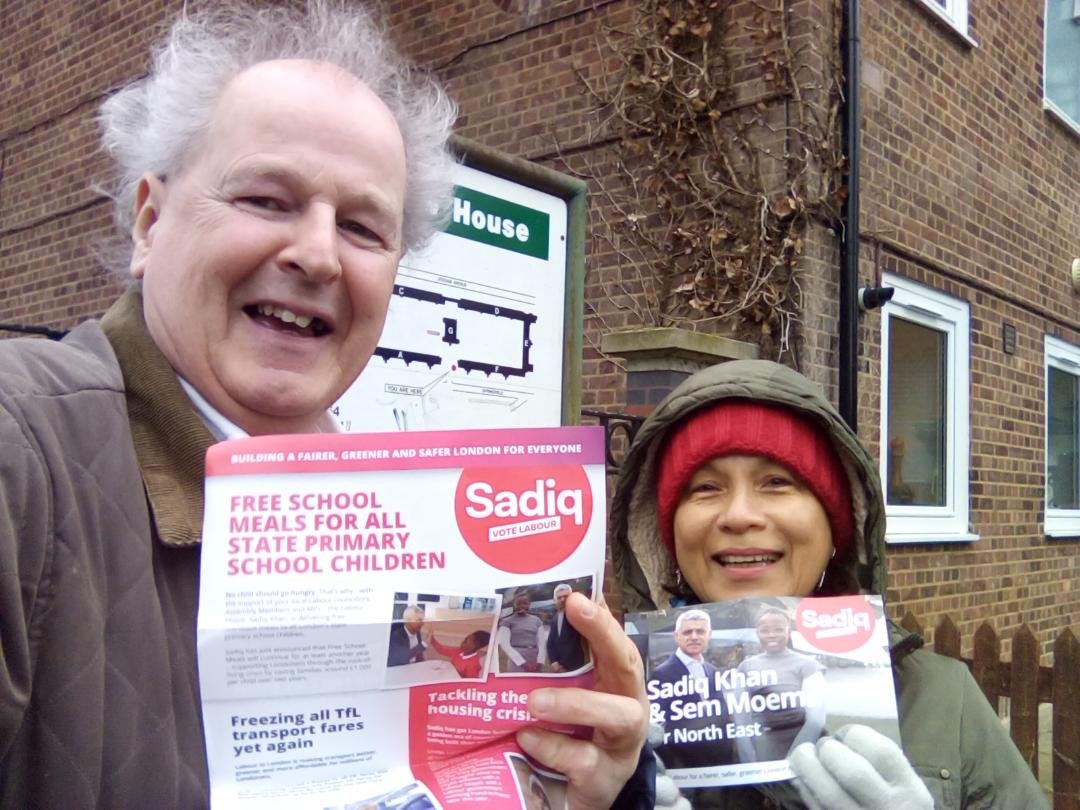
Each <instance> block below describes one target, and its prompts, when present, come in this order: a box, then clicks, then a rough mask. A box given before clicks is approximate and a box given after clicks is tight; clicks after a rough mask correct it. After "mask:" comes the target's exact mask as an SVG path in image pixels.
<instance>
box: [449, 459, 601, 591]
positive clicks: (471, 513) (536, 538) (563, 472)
mask: <svg viewBox="0 0 1080 810" xmlns="http://www.w3.org/2000/svg"><path fill="white" fill-rule="evenodd" d="M592 510H593V503H592V488H591V487H590V486H589V479H588V476H586V475H585V469H584V468H583V467H581V466H580V465H577V466H554V465H549V466H542V467H494V468H469V469H465V470H463V471H462V473H461V478H459V479H458V484H457V491H456V492H455V493H454V514H455V516H456V517H457V524H458V530H459V531H460V532H461V536H462V537H464V538H465V542H466V543H468V545H469V548H471V549H472V550H473V551H474V552H475V553H476V556H477V557H479V558H480V559H482V560H483V561H484V562H486V563H488V564H489V565H493V566H494V567H496V568H498V569H500V570H502V571H508V572H511V573H514V574H532V573H535V572H537V571H543V570H545V569H547V568H551V567H552V566H555V565H558V564H559V563H561V562H562V561H563V560H565V559H566V558H567V557H569V556H570V555H571V554H572V553H573V552H574V550H575V549H576V548H577V547H578V546H579V545H580V544H581V541H582V539H583V538H584V537H585V532H586V531H588V528H589V523H590V522H591V521H592Z"/></svg>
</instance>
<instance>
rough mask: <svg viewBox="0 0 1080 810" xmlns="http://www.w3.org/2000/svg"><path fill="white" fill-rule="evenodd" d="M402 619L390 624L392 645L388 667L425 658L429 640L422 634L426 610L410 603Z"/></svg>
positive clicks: (387, 656) (388, 654) (387, 662)
mask: <svg viewBox="0 0 1080 810" xmlns="http://www.w3.org/2000/svg"><path fill="white" fill-rule="evenodd" d="M401 618H402V621H400V622H394V624H392V625H391V626H390V646H389V651H388V652H387V655H386V665H387V666H388V667H400V666H404V665H405V664H413V663H416V662H417V661H423V660H424V652H425V651H426V650H427V642H426V641H425V640H424V637H423V635H422V633H423V629H424V611H423V609H422V608H420V607H418V606H416V605H409V606H408V607H407V608H405V612H404V613H403V614H402V617H401Z"/></svg>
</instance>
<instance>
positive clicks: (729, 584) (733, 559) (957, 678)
mask: <svg viewBox="0 0 1080 810" xmlns="http://www.w3.org/2000/svg"><path fill="white" fill-rule="evenodd" d="M884 551H885V506H884V500H883V498H882V494H881V485H880V482H879V479H878V473H877V465H876V464H875V462H874V460H873V459H872V458H871V457H870V455H869V454H868V453H867V452H866V450H865V449H864V448H863V446H862V444H861V443H860V442H859V440H858V437H857V436H856V435H855V434H854V433H853V432H852V431H851V429H850V428H849V427H848V426H847V425H846V423H845V422H844V421H843V420H842V419H841V418H840V416H839V415H838V414H837V413H836V411H835V410H834V409H833V407H832V406H831V405H830V404H829V402H828V401H827V400H825V398H824V397H823V396H822V394H821V392H820V391H819V390H818V388H817V387H816V386H815V385H814V384H813V383H811V382H810V381H809V380H807V379H806V378H805V377H803V376H802V375H800V374H798V373H797V372H795V371H792V370H791V369H788V368H786V367H785V366H782V365H779V364H777V363H772V362H768V361H763V360H742V361H733V362H729V363H722V364H720V365H716V366H713V367H711V368H708V369H705V370H704V371H701V372H698V373H697V374H694V375H692V376H691V377H690V378H688V379H687V380H686V381H684V382H683V383H682V384H681V385H680V386H679V387H678V388H676V389H675V390H674V391H673V392H672V393H671V394H670V395H669V396H668V397H667V398H666V399H665V400H664V401H663V402H662V403H661V404H660V405H659V406H658V407H657V408H656V410H655V411H654V412H653V414H652V415H651V416H650V417H649V418H648V419H647V420H646V421H645V423H644V424H643V425H642V426H641V428H640V430H639V431H638V433H637V435H636V437H635V439H634V441H633V443H632V444H631V447H630V450H629V451H628V453H627V456H626V459H625V460H624V461H623V463H622V465H621V467H620V474H619V480H618V484H617V486H616V489H615V495H614V499H613V502H612V561H613V564H614V568H615V574H616V578H617V581H619V582H620V583H621V584H622V589H623V601H624V606H625V609H626V610H627V611H639V610H655V609H660V608H667V607H670V606H678V605H684V604H693V603H697V602H716V601H723V600H728V599H735V598H740V597H751V596H752V597H763V596H832V595H839V594H855V593H877V594H884V592H885V569H884V557H885V555H884ZM891 641H892V658H893V672H894V677H895V682H896V688H897V704H898V709H899V719H900V732H901V738H902V739H903V750H901V749H900V748H899V747H898V746H897V745H896V744H895V743H893V742H892V741H891V740H888V739H887V738H885V737H883V736H882V735H880V734H878V733H877V732H874V731H873V730H871V729H869V728H868V727H865V726H849V727H846V728H845V729H842V730H840V731H838V732H837V733H835V734H833V735H830V736H826V737H823V738H822V739H821V740H819V741H818V742H817V743H816V744H815V743H806V744H803V745H799V746H797V747H796V748H795V749H794V750H793V751H792V753H791V754H790V755H789V762H790V764H791V767H792V770H794V771H795V773H796V774H797V775H798V778H797V779H796V780H794V783H792V782H777V783H770V784H764V785H757V786H733V787H725V788H707V789H700V790H696V791H690V792H688V796H689V797H690V799H691V800H692V802H693V806H694V807H698V808H705V807H710V808H711V807H720V808H727V807H737V808H742V807H747V808H750V807H762V806H769V805H767V804H766V802H770V803H771V806H776V805H779V806H781V807H812V808H846V809H850V810H854V809H855V808H867V810H869V809H870V808H884V807H890V808H891V807H903V808H909V810H914V809H915V808H930V807H939V808H954V807H956V808H960V807H994V808H1029V807H1036V808H1037V807H1045V806H1046V799H1045V796H1044V795H1043V793H1042V790H1041V789H1040V788H1039V785H1038V783H1037V782H1036V781H1035V779H1034V777H1033V776H1032V773H1031V770H1030V769H1029V768H1028V766H1027V765H1026V763H1025V762H1024V761H1023V758H1022V757H1021V756H1020V753H1019V751H1018V750H1017V749H1016V747H1015V746H1014V745H1013V743H1012V741H1011V740H1010V739H1009V737H1008V735H1007V734H1006V733H1005V731H1004V730H1003V727H1002V725H1001V723H1000V722H999V720H998V717H997V714H996V713H995V711H994V710H993V709H992V708H991V707H990V705H989V703H987V701H986V699H985V698H984V697H983V695H982V693H981V692H980V690H979V688H978V686H977V685H976V683H975V681H974V679H972V677H971V675H970V674H969V673H968V671H967V668H966V667H965V666H964V665H963V663H961V662H959V661H956V660H953V659H949V658H945V657H943V656H938V655H936V654H934V653H932V652H929V651H926V650H922V649H920V648H921V646H922V640H921V639H920V638H918V637H917V636H915V635H912V634H908V633H905V632H903V631H902V630H900V629H899V628H895V627H894V628H892V639H891ZM661 781H663V780H661ZM663 787H665V788H666V787H667V786H663ZM661 788H662V786H661V784H660V783H659V782H658V803H659V804H663V803H665V801H667V800H668V799H670V798H671V797H670V791H669V790H666V789H661Z"/></svg>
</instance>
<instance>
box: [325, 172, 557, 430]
mask: <svg viewBox="0 0 1080 810" xmlns="http://www.w3.org/2000/svg"><path fill="white" fill-rule="evenodd" d="M456 184H457V189H456V191H455V201H454V214H453V218H452V220H451V223H450V225H449V226H448V228H447V231H446V232H443V233H440V234H438V235H437V236H436V237H435V239H434V240H433V241H432V243H431V245H430V246H429V247H428V248H427V249H426V250H424V251H423V252H422V253H418V254H417V255H412V254H409V255H406V256H405V257H404V258H403V259H402V262H401V264H400V266H399V267H398V273H397V278H396V279H395V284H394V290H393V295H392V297H391V302H390V309H389V313H388V315H387V320H386V325H385V327H384V328H383V333H382V335H381V337H380V338H379V342H378V346H377V348H376V350H375V354H374V357H373V358H372V359H371V361H370V362H369V363H368V366H367V368H366V369H365V370H364V372H363V373H362V374H361V376H360V378H359V379H358V380H357V382H356V383H355V384H354V385H353V386H352V387H351V388H350V389H349V390H348V391H347V392H346V393H345V394H344V395H343V396H342V397H341V399H340V400H339V401H338V402H337V403H336V405H335V406H334V409H333V411H334V413H335V415H336V417H337V418H338V420H339V421H340V423H341V425H342V428H343V429H344V430H346V431H357V432H371V431H395V430H401V431H404V430H435V429H440V430H444V429H457V428H462V429H464V428H475V427H515V426H540V425H558V424H559V423H560V419H561V409H562V354H563V313H564V306H565V289H566V233H567V214H566V204H565V202H564V201H563V200H560V199H559V198H557V197H554V196H552V195H549V194H545V193H542V192H539V191H536V190H535V189H531V188H528V187H526V186H522V185H519V184H517V183H512V182H510V181H507V180H503V179H501V178H497V177H494V176H492V175H488V174H484V173H482V172H479V171H476V170H474V169H471V168H468V167H464V166H459V167H458V176H457V177H456Z"/></svg>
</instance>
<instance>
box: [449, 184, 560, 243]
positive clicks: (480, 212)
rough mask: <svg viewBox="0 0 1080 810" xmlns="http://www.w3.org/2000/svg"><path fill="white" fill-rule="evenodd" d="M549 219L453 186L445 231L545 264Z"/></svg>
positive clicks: (477, 192)
mask: <svg viewBox="0 0 1080 810" xmlns="http://www.w3.org/2000/svg"><path fill="white" fill-rule="evenodd" d="M549 220H550V217H549V216H548V214H546V213H544V212H543V211H537V210H536V209H533V208H528V207H526V206H524V205H518V204H517V203H513V202H510V201H509V200H503V199H500V198H499V197H493V196H491V195H490V194H484V193H483V192H481V191H475V190H474V189H471V188H466V187H465V186H455V187H454V212H453V216H452V217H451V219H450V224H448V225H447V226H446V232H447V233H449V234H453V235H454V236H460V237H462V238H463V239H472V240H473V241H475V242H483V243H484V244H485V245H492V246H494V247H497V248H502V249H504V250H512V251H514V252H515V253H522V254H524V255H526V256H532V257H534V258H536V259H542V260H544V261H547V258H548V234H549V231H550V222H549Z"/></svg>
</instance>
